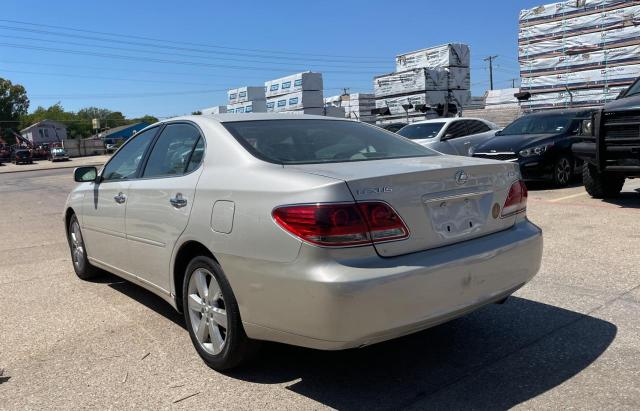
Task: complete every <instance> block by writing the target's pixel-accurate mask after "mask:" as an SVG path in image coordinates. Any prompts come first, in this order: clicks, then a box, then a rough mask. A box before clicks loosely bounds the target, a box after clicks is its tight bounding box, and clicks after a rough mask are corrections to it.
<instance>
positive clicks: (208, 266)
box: [182, 256, 257, 371]
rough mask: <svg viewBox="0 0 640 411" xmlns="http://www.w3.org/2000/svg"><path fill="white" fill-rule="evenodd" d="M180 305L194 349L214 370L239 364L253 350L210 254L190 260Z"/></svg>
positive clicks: (229, 289) (225, 283)
mask: <svg viewBox="0 0 640 411" xmlns="http://www.w3.org/2000/svg"><path fill="white" fill-rule="evenodd" d="M182 290H183V292H182V307H183V311H184V318H185V322H186V324H187V330H188V331H189V336H190V337H191V342H192V343H193V345H194V347H195V349H196V351H197V352H198V354H199V355H200V357H201V358H202V359H203V360H204V362H205V363H206V364H207V365H208V366H209V367H211V368H213V369H214V370H216V371H223V370H228V369H231V368H234V367H237V366H239V365H240V364H242V363H243V362H245V361H246V360H248V359H249V358H250V357H251V355H252V354H253V353H254V352H255V348H256V347H257V342H255V341H253V340H250V339H249V338H248V337H247V335H246V334H245V332H244V328H243V327H242V321H241V320H240V310H239V308H238V303H237V302H236V299H235V296H234V295H233V291H232V290H231V286H230V285H229V281H228V280H227V278H226V276H225V275H224V272H223V271H222V267H220V265H219V264H218V263H217V262H216V261H214V260H213V259H212V258H209V257H204V256H202V257H196V258H194V259H193V260H191V262H190V263H189V266H188V267H187V270H186V274H185V276H184V282H183V286H182Z"/></svg>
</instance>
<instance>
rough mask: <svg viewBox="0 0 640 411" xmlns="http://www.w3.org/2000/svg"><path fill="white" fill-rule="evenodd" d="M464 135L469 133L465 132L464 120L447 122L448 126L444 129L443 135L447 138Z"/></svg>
mask: <svg viewBox="0 0 640 411" xmlns="http://www.w3.org/2000/svg"><path fill="white" fill-rule="evenodd" d="M466 135H469V133H468V132H467V127H466V125H465V121H454V122H453V123H451V124H449V127H447V131H445V133H444V136H445V137H446V138H447V139H450V138H458V137H464V136H466Z"/></svg>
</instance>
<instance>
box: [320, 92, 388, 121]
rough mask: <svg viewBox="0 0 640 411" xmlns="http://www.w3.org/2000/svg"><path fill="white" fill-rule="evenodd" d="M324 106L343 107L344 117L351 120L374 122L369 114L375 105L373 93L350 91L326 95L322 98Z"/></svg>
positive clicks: (373, 117) (373, 118)
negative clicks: (330, 95) (336, 94)
mask: <svg viewBox="0 0 640 411" xmlns="http://www.w3.org/2000/svg"><path fill="white" fill-rule="evenodd" d="M324 105H325V107H340V108H342V109H344V112H345V117H346V118H350V119H353V120H359V121H364V122H366V123H375V121H376V118H375V116H374V115H373V114H371V110H373V109H374V108H375V107H376V100H375V96H374V95H373V94H369V93H351V94H343V95H339V96H332V97H327V98H325V99H324Z"/></svg>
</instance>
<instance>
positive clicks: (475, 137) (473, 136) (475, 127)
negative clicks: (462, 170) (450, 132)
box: [451, 120, 491, 156]
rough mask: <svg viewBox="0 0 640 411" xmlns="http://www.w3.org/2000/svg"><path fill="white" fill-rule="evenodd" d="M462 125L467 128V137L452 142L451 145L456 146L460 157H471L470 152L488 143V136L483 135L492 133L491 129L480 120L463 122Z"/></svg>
mask: <svg viewBox="0 0 640 411" xmlns="http://www.w3.org/2000/svg"><path fill="white" fill-rule="evenodd" d="M462 123H464V125H465V128H466V132H465V135H464V136H461V137H458V138H456V139H454V140H452V141H451V143H452V144H453V145H454V146H455V149H456V151H457V153H458V155H461V156H469V155H470V150H472V149H473V148H475V147H476V146H477V145H478V144H480V143H482V142H483V141H486V139H487V135H486V134H482V133H485V132H487V131H491V127H489V126H488V125H487V124H485V123H483V122H482V121H480V120H462Z"/></svg>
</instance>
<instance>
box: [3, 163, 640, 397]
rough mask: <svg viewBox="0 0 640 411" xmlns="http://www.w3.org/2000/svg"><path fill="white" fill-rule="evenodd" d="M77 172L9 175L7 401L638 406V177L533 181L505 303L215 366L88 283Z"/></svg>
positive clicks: (110, 282) (158, 316) (138, 303)
mask: <svg viewBox="0 0 640 411" xmlns="http://www.w3.org/2000/svg"><path fill="white" fill-rule="evenodd" d="M74 184H75V183H74V182H73V180H72V176H71V170H69V169H66V170H64V169H62V170H44V171H33V172H24V173H7V174H2V175H0V210H2V214H1V215H2V218H1V219H0V233H1V234H2V235H0V296H1V297H0V312H1V313H2V314H1V316H2V317H1V321H0V369H4V371H3V374H2V375H0V409H7V410H9V409H12V410H13V409H53V408H57V409H78V408H98V409H105V408H115V409H121V408H144V409H167V408H200V409H205V408H208V409H276V408H277V409H322V408H337V409H363V410H371V409H390V410H395V409H468V408H474V409H488V408H490V409H505V408H511V407H517V408H526V409H530V408H541V409H542V408H544V409H549V408H552V409H567V408H576V409H615V410H619V409H638V407H640V383H639V381H640V230H639V227H640V225H639V221H640V181H638V180H631V181H628V182H627V184H626V186H625V189H624V193H623V195H622V197H621V198H620V199H617V200H612V201H601V200H594V199H591V198H590V197H588V196H587V195H586V193H585V192H584V189H583V188H582V187H581V186H575V187H571V188H567V189H562V190H557V189H550V188H548V187H544V186H541V187H536V186H532V187H531V188H532V190H531V192H530V197H529V210H528V215H529V217H530V219H531V220H532V221H534V222H535V223H536V224H538V225H540V226H541V227H542V229H543V230H544V236H545V251H544V258H543V264H542V268H541V271H540V273H539V274H538V275H537V276H536V277H535V278H534V280H533V281H532V282H531V283H530V284H529V285H527V286H525V287H524V288H523V289H521V290H520V291H518V292H517V294H516V295H515V296H514V297H513V298H511V299H510V300H509V301H508V302H507V303H506V304H504V305H492V306H489V307H487V308H484V309H482V310H480V311H477V312H475V313H473V314H471V315H468V316H466V317H464V318H461V319H458V320H455V321H453V322H450V323H447V324H444V325H441V326H438V327H435V328H433V329H430V330H426V331H424V332H421V333H418V334H414V335H411V336H408V337H405V338H401V339H398V340H395V341H390V342H386V343H382V344H377V345H374V346H371V347H367V348H363V349H358V350H350V351H344V352H320V351H314V350H308V349H302V348H296V347H289V346H284V345H278V344H266V345H265V347H264V348H263V350H262V352H261V354H260V356H259V357H258V358H257V359H256V360H255V361H254V362H253V363H251V364H250V365H249V366H248V367H246V368H244V369H242V370H238V371H234V372H232V373H229V374H226V375H225V374H220V373H217V372H215V371H212V370H211V369H209V368H207V367H206V366H205V365H204V363H203V362H202V361H201V360H200V358H199V357H198V355H197V354H196V352H195V350H194V349H193V347H192V345H191V342H190V340H189V335H188V333H187V331H186V330H185V328H184V327H185V326H184V323H183V319H182V317H181V315H179V314H178V313H176V312H175V311H173V309H172V308H171V307H170V306H169V305H167V304H166V303H164V302H163V301H162V300H161V299H160V298H159V297H156V296H154V295H152V294H151V293H149V292H148V291H145V290H143V289H142V288H139V287H137V286H135V285H133V284H131V283H128V282H125V281H123V280H120V279H118V278H117V277H114V276H108V275H107V276H104V277H103V278H101V279H99V280H97V281H94V282H84V281H81V280H79V279H78V278H76V276H75V274H74V272H73V269H72V266H71V262H70V258H69V252H68V249H67V244H66V240H65V237H64V228H63V224H62V211H63V210H62V207H63V204H64V201H65V198H66V196H67V193H68V192H69V190H71V188H72V187H73V186H74Z"/></svg>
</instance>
